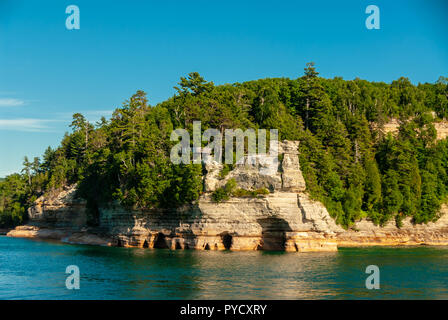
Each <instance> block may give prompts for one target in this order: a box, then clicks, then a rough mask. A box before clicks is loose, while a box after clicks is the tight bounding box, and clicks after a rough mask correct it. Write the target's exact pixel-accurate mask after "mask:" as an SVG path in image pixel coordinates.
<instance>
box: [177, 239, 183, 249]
mask: <svg viewBox="0 0 448 320" xmlns="http://www.w3.org/2000/svg"><path fill="white" fill-rule="evenodd" d="M181 249H182V246H181V245H180V243H179V241H176V250H181Z"/></svg>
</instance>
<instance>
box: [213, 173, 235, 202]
mask: <svg viewBox="0 0 448 320" xmlns="http://www.w3.org/2000/svg"><path fill="white" fill-rule="evenodd" d="M235 189H236V181H235V179H233V178H232V179H230V180H229V181H227V183H226V184H225V186H223V187H221V188H218V189H217V190H215V191H214V192H213V193H212V199H213V201H215V202H222V201H226V200H229V199H230V196H231V195H232V193H233V192H234V191H235Z"/></svg>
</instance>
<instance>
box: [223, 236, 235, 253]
mask: <svg viewBox="0 0 448 320" xmlns="http://www.w3.org/2000/svg"><path fill="white" fill-rule="evenodd" d="M221 239H222V244H223V246H224V248H225V249H226V250H230V249H232V244H233V237H232V236H231V235H230V234H229V233H224V234H223V235H222V236H221Z"/></svg>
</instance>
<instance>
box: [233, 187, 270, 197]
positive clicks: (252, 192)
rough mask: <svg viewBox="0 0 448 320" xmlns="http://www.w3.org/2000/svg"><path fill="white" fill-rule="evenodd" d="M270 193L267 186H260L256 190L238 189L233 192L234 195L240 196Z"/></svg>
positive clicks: (258, 195)
mask: <svg viewBox="0 0 448 320" xmlns="http://www.w3.org/2000/svg"><path fill="white" fill-rule="evenodd" d="M267 194H269V190H268V189H266V188H260V189H256V190H245V189H236V190H235V191H233V192H232V196H234V197H238V198H258V197H260V196H264V195H267Z"/></svg>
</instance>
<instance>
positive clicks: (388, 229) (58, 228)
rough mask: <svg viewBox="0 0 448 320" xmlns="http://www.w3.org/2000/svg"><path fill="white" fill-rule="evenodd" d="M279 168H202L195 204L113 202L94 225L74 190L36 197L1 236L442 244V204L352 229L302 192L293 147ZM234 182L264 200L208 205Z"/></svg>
mask: <svg viewBox="0 0 448 320" xmlns="http://www.w3.org/2000/svg"><path fill="white" fill-rule="evenodd" d="M279 153H280V154H282V155H283V156H282V161H281V163H280V164H279V166H280V169H281V170H277V168H274V169H275V170H272V169H273V168H272V167H270V166H271V165H272V162H270V161H265V160H266V159H262V158H261V159H260V158H258V159H253V158H252V159H250V158H246V159H245V161H244V163H241V164H238V165H237V166H236V167H235V168H234V169H233V170H232V171H231V172H230V173H229V174H228V175H227V176H226V177H225V178H220V177H219V176H220V175H219V172H220V170H221V169H222V167H221V165H220V164H217V163H210V164H207V165H206V170H207V174H206V175H205V177H204V186H205V193H204V194H203V195H202V196H201V197H200V199H199V201H197V203H194V204H191V205H187V206H184V207H182V208H172V209H163V210H162V209H154V210H130V209H126V208H123V207H121V206H119V205H118V204H109V205H108V206H107V207H102V208H98V211H99V225H98V227H96V228H90V227H88V226H87V221H88V213H87V209H86V203H85V201H84V200H83V199H79V198H76V186H70V187H66V188H65V189H64V190H62V191H61V192H59V193H57V194H54V195H52V196H43V197H41V198H39V199H37V200H36V202H35V204H34V206H33V207H32V208H30V210H29V216H30V222H29V224H28V225H26V226H19V227H17V228H16V229H14V230H11V231H9V232H8V233H7V235H8V236H10V237H25V238H39V239H52V240H60V241H64V242H68V243H79V244H91V245H103V246H118V247H139V248H169V249H172V250H179V249H196V250H233V251H244V250H282V251H289V252H316V251H321V252H328V251H336V250H337V249H338V247H353V246H357V247H358V246H409V245H448V206H446V205H443V206H442V208H441V212H440V216H441V217H440V218H439V220H438V221H437V222H435V223H432V222H431V223H428V224H425V225H413V224H412V223H411V219H410V218H406V219H404V220H403V223H402V226H401V227H400V228H398V227H397V226H396V225H395V222H394V221H391V222H389V223H388V224H387V225H385V226H383V227H379V226H375V225H374V224H373V223H372V222H371V221H367V220H365V219H364V220H361V221H359V222H357V223H356V225H355V226H354V228H352V229H351V230H344V229H343V228H341V227H340V226H338V225H336V223H335V222H334V220H333V218H331V217H330V215H329V213H328V211H327V209H326V208H325V206H324V205H323V204H322V203H320V202H318V201H315V200H313V199H311V198H310V196H309V195H308V194H307V192H306V185H305V180H304V179H303V176H302V173H301V170H300V164H299V159H298V142H295V141H284V142H282V143H281V145H280V147H279ZM230 179H235V181H236V182H237V184H238V187H239V188H242V189H245V190H256V189H258V188H266V189H268V190H270V193H269V194H267V195H261V196H257V197H253V198H250V197H232V198H230V199H229V200H227V201H223V202H221V203H216V202H214V201H212V197H211V193H212V192H213V191H214V190H216V189H217V188H219V187H222V186H223V185H225V184H226V182H227V181H229V180H230Z"/></svg>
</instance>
